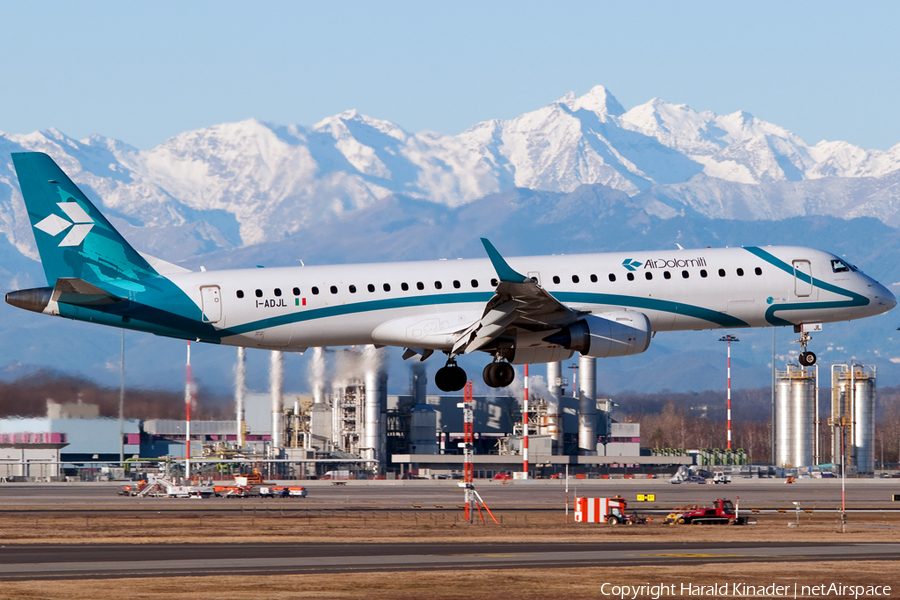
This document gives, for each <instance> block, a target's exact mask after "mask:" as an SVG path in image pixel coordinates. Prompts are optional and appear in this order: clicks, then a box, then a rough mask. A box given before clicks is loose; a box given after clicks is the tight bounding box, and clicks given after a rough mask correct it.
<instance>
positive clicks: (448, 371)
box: [434, 356, 516, 392]
mask: <svg viewBox="0 0 900 600" xmlns="http://www.w3.org/2000/svg"><path fill="white" fill-rule="evenodd" d="M482 377H483V378H484V382H485V383H486V384H487V385H488V386H490V387H492V388H501V387H506V386H508V385H509V384H511V383H512V382H513V380H514V379H515V378H516V371H515V369H513V367H512V365H511V364H509V363H508V362H506V361H498V360H496V359H495V360H494V362H492V363H490V364H488V366H486V367H485V368H484V371H483V372H482ZM434 384H435V385H436V386H437V387H438V389H439V390H441V391H442V392H458V391H459V390H461V389H463V387H464V386H465V385H466V372H465V371H464V370H463V369H462V367H460V366H459V365H457V364H456V358H455V357H452V356H451V357H450V358H449V359H447V364H446V365H445V366H443V367H441V368H440V369H438V370H437V373H435V374H434Z"/></svg>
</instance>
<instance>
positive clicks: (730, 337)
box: [719, 335, 741, 450]
mask: <svg viewBox="0 0 900 600" xmlns="http://www.w3.org/2000/svg"><path fill="white" fill-rule="evenodd" d="M719 341H720V342H728V396H727V398H728V415H727V418H728V449H729V450H731V342H739V341H741V340H739V339H737V338H736V337H734V336H733V335H726V336H723V337H721V338H719Z"/></svg>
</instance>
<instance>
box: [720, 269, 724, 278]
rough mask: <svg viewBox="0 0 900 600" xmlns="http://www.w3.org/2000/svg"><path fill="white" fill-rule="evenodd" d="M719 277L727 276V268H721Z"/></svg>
mask: <svg viewBox="0 0 900 600" xmlns="http://www.w3.org/2000/svg"><path fill="white" fill-rule="evenodd" d="M719 277H725V269H719Z"/></svg>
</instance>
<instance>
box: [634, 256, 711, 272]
mask: <svg viewBox="0 0 900 600" xmlns="http://www.w3.org/2000/svg"><path fill="white" fill-rule="evenodd" d="M622 266H623V267H625V268H626V269H628V270H629V271H637V270H638V269H639V268H641V267H644V268H645V269H675V268H678V269H683V268H685V267H705V266H706V259H705V258H703V257H702V256H701V257H697V258H688V259H683V258H657V259H653V258H651V259H648V260H647V261H646V262H640V261H637V260H634V259H631V258H626V259H625V260H624V261H623V262H622Z"/></svg>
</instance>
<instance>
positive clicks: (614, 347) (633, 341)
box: [544, 310, 651, 358]
mask: <svg viewBox="0 0 900 600" xmlns="http://www.w3.org/2000/svg"><path fill="white" fill-rule="evenodd" d="M650 334H651V331H650V319H648V318H647V315H645V314H644V313H640V312H634V311H630V310H621V311H615V312H608V313H602V314H598V315H587V316H585V317H584V318H582V319H580V320H578V321H576V322H575V323H573V324H572V325H569V326H568V327H564V328H563V329H561V330H560V331H558V332H557V333H554V334H553V335H549V336H547V337H545V338H544V341H545V342H549V343H551V344H557V345H559V346H562V347H563V348H566V349H567V350H575V351H578V352H580V353H581V354H583V355H584V356H592V357H594V358H609V357H611V356H631V355H632V354H640V353H641V352H643V351H644V350H646V349H647V348H648V347H649V346H650Z"/></svg>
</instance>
